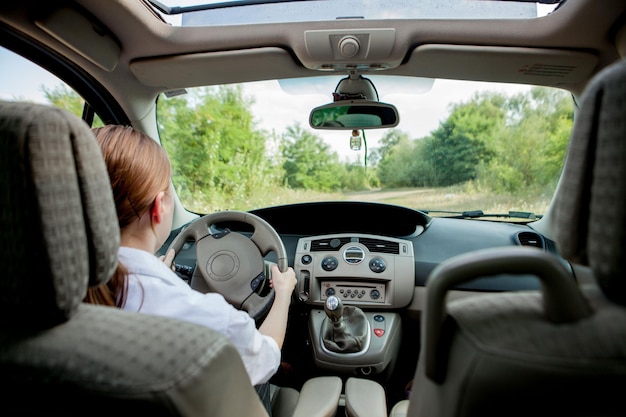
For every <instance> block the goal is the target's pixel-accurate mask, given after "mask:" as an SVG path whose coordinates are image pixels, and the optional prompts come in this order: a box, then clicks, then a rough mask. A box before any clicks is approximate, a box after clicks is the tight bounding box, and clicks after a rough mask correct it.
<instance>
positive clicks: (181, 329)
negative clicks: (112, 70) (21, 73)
mask: <svg viewBox="0 0 626 417" xmlns="http://www.w3.org/2000/svg"><path fill="white" fill-rule="evenodd" d="M0 159H1V161H0V193H1V195H2V207H1V211H0V238H1V243H0V263H1V265H2V271H3V272H2V278H0V373H1V374H2V377H3V382H4V388H3V390H2V394H1V395H0V398H1V399H2V401H1V402H2V409H3V414H5V415H20V416H39V415H41V416H43V415H46V416H84V415H93V416H107V417H108V416H110V415H115V414H117V413H119V412H120V410H122V411H123V412H124V413H125V414H129V415H131V414H137V415H150V416H152V417H155V416H203V417H206V416H224V417H233V416H267V413H266V411H265V409H264V407H263V405H262V403H261V401H260V400H259V397H258V395H257V393H256V392H255V390H254V389H253V387H252V385H251V384H250V380H249V378H248V375H247V373H246V370H245V368H244V365H243V362H242V361H241V358H240V356H239V354H238V352H237V350H236V349H235V347H234V346H233V345H232V344H231V343H230V342H229V341H228V339H226V338H225V337H224V336H223V335H221V334H220V333H218V332H216V331H213V330H211V329H208V328H206V327H201V326H198V325H195V324H192V323H187V322H181V321H178V320H174V319H168V318H164V317H156V316H150V315H145V314H139V313H132V312H127V311H123V310H120V309H117V308H112V307H104V306H96V305H91V304H85V303H83V302H82V300H83V298H84V296H85V294H86V291H87V288H88V286H97V285H101V284H103V283H105V282H106V281H107V280H108V279H109V277H110V276H111V274H112V272H113V270H114V268H115V267H116V264H117V250H118V246H119V243H120V241H119V239H120V237H119V226H118V221H117V215H116V211H115V206H114V202H113V196H112V193H111V191H110V190H111V187H110V184H109V181H108V175H107V170H106V168H105V165H104V160H103V158H102V154H101V153H100V148H99V147H98V145H97V143H96V141H95V139H94V137H93V135H92V133H91V131H90V129H89V128H88V126H87V125H86V124H85V123H84V122H83V121H82V120H81V119H79V118H78V117H76V116H74V115H72V114H70V113H69V112H67V111H65V110H61V109H58V108H53V107H49V106H44V105H38V104H32V103H19V102H3V101H0ZM337 384H338V385H339V386H338V387H337ZM320 385H321V386H323V387H322V388H320ZM307 387H309V388H307ZM328 387H333V388H334V389H335V390H336V391H337V394H336V398H331V399H330V400H329V403H328V404H329V405H328V407H319V408H320V409H322V410H324V411H326V414H322V413H321V412H320V410H316V413H312V414H315V415H326V416H330V415H333V414H334V410H335V408H336V404H337V401H338V397H339V393H340V390H341V381H340V380H339V378H336V379H335V378H333V377H328V379H324V378H320V379H315V380H314V381H312V383H311V384H309V385H307V384H306V383H305V385H304V387H303V390H302V392H301V393H300V394H299V395H296V396H295V397H294V395H291V398H292V400H293V401H292V407H291V408H290V409H291V410H293V407H295V408H296V409H295V411H293V413H292V414H291V415H294V416H295V415H298V414H297V413H298V412H299V413H300V414H299V415H306V414H305V413H306V412H307V411H311V410H310V409H306V408H305V409H300V408H298V407H299V406H300V403H299V401H298V400H299V399H300V397H303V394H305V393H304V391H307V390H308V391H314V392H313V394H319V395H324V393H325V392H326V391H328ZM318 389H319V391H318ZM333 392H334V391H333ZM291 394H293V392H292V393H291ZM296 394H298V393H297V392H296ZM29 396H32V398H30V397H29ZM304 396H306V395H304ZM333 399H334V401H335V402H334V408H333V403H332V401H333ZM296 403H297V404H296ZM298 410H300V411H298Z"/></svg>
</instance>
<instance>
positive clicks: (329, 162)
mask: <svg viewBox="0 0 626 417" xmlns="http://www.w3.org/2000/svg"><path fill="white" fill-rule="evenodd" d="M282 153H283V156H284V162H283V168H284V172H285V181H284V182H285V184H286V185H288V186H289V187H290V188H302V189H307V190H316V191H337V190H340V189H341V186H342V181H341V180H342V178H344V177H345V174H346V167H345V166H344V165H343V164H341V163H340V162H339V157H338V155H337V153H335V152H331V151H330V147H329V146H328V145H327V144H326V143H324V141H323V140H322V138H320V137H319V136H317V135H315V134H313V133H311V132H309V131H305V130H304V129H302V127H301V126H300V125H299V124H296V125H293V126H289V127H288V128H287V132H286V133H285V134H284V135H283V152H282Z"/></svg>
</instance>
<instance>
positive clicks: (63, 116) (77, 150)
mask: <svg viewBox="0 0 626 417" xmlns="http://www.w3.org/2000/svg"><path fill="white" fill-rule="evenodd" d="M0 159H1V160H0V193H1V195H2V209H1V215H0V240H1V242H2V243H0V263H1V265H2V277H1V278H0V326H1V328H2V329H5V330H7V329H9V328H14V329H21V330H24V331H29V330H38V329H44V328H48V327H51V326H54V325H55V324H59V323H62V322H64V321H66V320H68V319H69V318H70V316H71V315H72V313H73V312H74V310H75V308H76V307H77V306H78V304H79V303H80V302H81V301H82V300H83V298H84V296H85V294H86V291H87V287H88V285H91V286H96V285H99V284H102V283H104V282H106V281H107V280H108V279H109V278H110V276H111V275H112V273H113V271H114V269H115V267H116V264H117V250H118V247H119V243H120V240H119V239H120V238H119V226H118V222H117V216H116V212H115V205H114V202H113V195H112V191H111V186H110V183H109V177H108V174H107V170H106V167H105V165H104V160H103V158H102V154H101V151H100V147H99V146H98V144H97V142H96V140H95V138H94V136H93V134H92V132H91V130H90V129H89V127H88V126H87V124H85V123H84V122H83V121H82V120H81V119H80V118H78V117H76V116H74V115H73V114H71V113H69V112H67V111H65V110H61V109H58V108H54V107H48V106H44V105H38V104H31V103H16V102H2V101H0Z"/></svg>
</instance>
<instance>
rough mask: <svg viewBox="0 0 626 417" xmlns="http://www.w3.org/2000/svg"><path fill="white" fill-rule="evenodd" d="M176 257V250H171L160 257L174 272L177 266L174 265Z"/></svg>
mask: <svg viewBox="0 0 626 417" xmlns="http://www.w3.org/2000/svg"><path fill="white" fill-rule="evenodd" d="M175 256H176V252H175V251H174V249H170V250H168V251H167V253H166V254H165V255H161V256H159V259H160V260H162V261H163V263H164V264H165V265H166V266H168V267H170V268H172V271H175V270H176V266H175V265H174V257H175Z"/></svg>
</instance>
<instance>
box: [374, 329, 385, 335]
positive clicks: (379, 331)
mask: <svg viewBox="0 0 626 417" xmlns="http://www.w3.org/2000/svg"><path fill="white" fill-rule="evenodd" d="M374 334H375V335H376V336H378V337H383V335H384V334H385V330H384V329H374Z"/></svg>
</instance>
